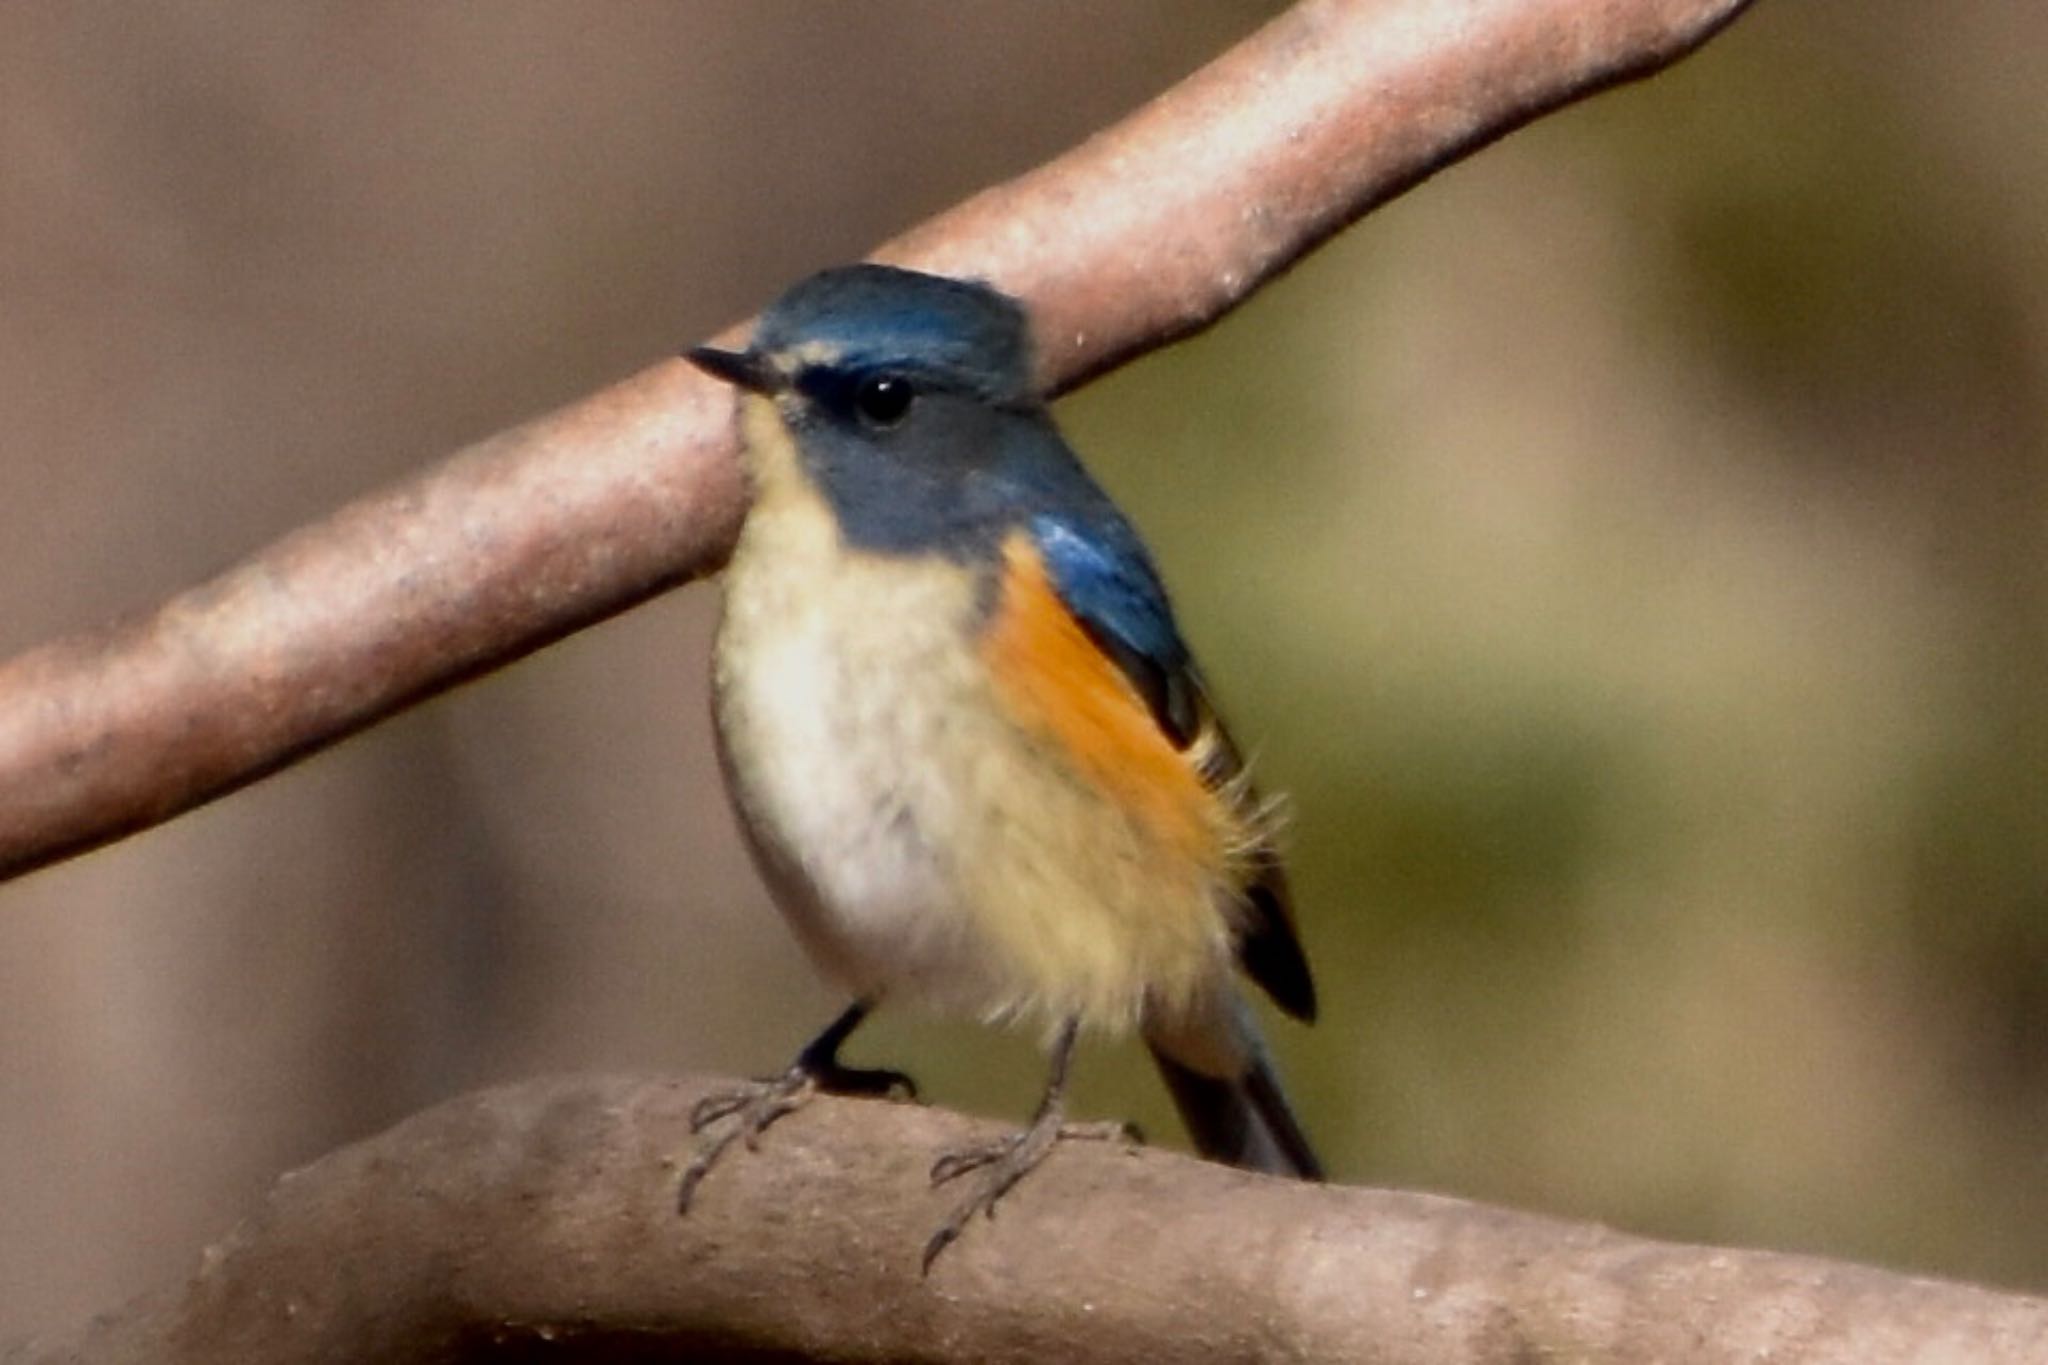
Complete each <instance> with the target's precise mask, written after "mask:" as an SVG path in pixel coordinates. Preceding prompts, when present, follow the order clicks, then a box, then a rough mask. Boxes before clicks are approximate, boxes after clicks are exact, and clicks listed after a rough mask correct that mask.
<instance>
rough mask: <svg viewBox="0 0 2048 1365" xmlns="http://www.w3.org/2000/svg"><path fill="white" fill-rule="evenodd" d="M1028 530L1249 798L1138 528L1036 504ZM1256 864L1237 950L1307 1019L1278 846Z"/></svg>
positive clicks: (1308, 992) (1113, 652) (1206, 754)
mask: <svg viewBox="0 0 2048 1365" xmlns="http://www.w3.org/2000/svg"><path fill="white" fill-rule="evenodd" d="M1031 537H1032V540H1033V541H1034V543H1036V545H1037V547H1038V552H1039V554H1040V555H1041V556H1042V557H1043V558H1044V560H1045V565H1046V569H1047V571H1048V572H1049V573H1050V575H1051V577H1052V584H1053V588H1054V590H1055V591H1056V592H1058V593H1059V595H1060V600H1061V601H1062V602H1064V603H1065V604H1066V607H1067V610H1068V611H1071V612H1072V613H1073V614H1074V619H1075V620H1077V621H1079V622H1080V623H1081V627H1082V629H1084V630H1086V631H1087V632H1088V635H1089V637H1090V638H1091V639H1093V640H1094V641H1095V643H1096V644H1097V645H1098V646H1099V647H1100V648H1101V649H1102V651H1103V652H1104V653H1105V654H1107V655H1109V657H1110V658H1112V659H1114V660H1115V661H1116V663H1117V666H1118V667H1119V668H1120V669H1121V670H1122V671H1123V674H1124V676H1125V677H1127V678H1129V679H1130V680H1131V684H1132V685H1133V686H1134V687H1135V688H1136V689H1137V691H1138V694H1139V695H1140V696H1141V697H1143V698H1144V699H1145V704H1146V705H1147V706H1148V707H1150V708H1151V711H1152V716H1153V719H1154V720H1155V721H1157V722H1158V725H1159V728H1160V729H1161V730H1162V731H1163V732H1164V733H1165V734H1166V735H1167V737H1168V738H1169V739H1171V740H1172V741H1173V743H1174V746H1175V747H1176V748H1178V749H1181V750H1183V751H1185V752H1187V753H1188V755H1189V757H1190V759H1191V761H1193V762H1195V763H1196V764H1197V766H1198V769H1199V771H1200V772H1201V775H1202V778H1203V780H1204V781H1205V782H1207V783H1208V784H1209V785H1210V787H1212V788H1214V789H1216V790H1218V791H1223V792H1227V793H1228V794H1229V797H1230V799H1232V800H1237V801H1244V802H1248V803H1255V802H1256V798H1255V797H1254V796H1253V795H1252V793H1251V790H1250V788H1249V786H1248V785H1246V784H1245V783H1242V782H1240V781H1238V780H1237V779H1238V777H1239V775H1240V774H1241V773H1242V772H1243V769H1244V761H1243V760H1242V759H1241V758H1240V757H1239V755H1238V751H1237V746H1236V745H1235V744H1233V743H1232V742H1231V739H1230V735H1229V732H1228V731H1226V730H1225V729H1224V728H1223V723H1222V721H1221V719H1220V718H1218V717H1217V715H1216V714H1215V712H1214V711H1213V710H1212V709H1211V708H1210V706H1209V702H1208V698H1207V696H1206V695H1205V693H1204V692H1203V689H1202V682H1201V678H1200V676H1199V675H1198V674H1197V673H1196V671H1195V667H1194V660H1193V659H1192V658H1191V657H1190V655H1189V654H1188V647H1187V644H1186V642H1185V641H1183V640H1182V639H1181V637H1180V631H1179V630H1178V629H1177V628H1176V627H1175V626H1174V623H1173V609H1172V607H1171V606H1170V605H1168V603H1167V599H1166V589H1165V588H1164V587H1163V586H1162V585H1161V584H1160V582H1159V575H1158V573H1157V572H1156V571H1155V570H1154V569H1153V567H1152V561H1151V558H1150V556H1148V555H1147V554H1146V553H1145V547H1144V546H1143V545H1142V544H1140V543H1139V541H1138V537H1137V533H1136V532H1134V531H1133V530H1131V528H1130V526H1129V524H1128V523H1126V522H1125V521H1124V520H1123V518H1122V517H1120V516H1118V515H1117V514H1116V512H1115V511H1114V510H1113V509H1107V508H1105V509H1103V511H1102V514H1100V515H1098V516H1093V517H1090V518H1089V519H1088V521H1087V522H1086V524H1085V525H1084V524H1083V523H1081V522H1080V521H1078V520H1077V519H1075V518H1072V517H1069V516H1059V515H1051V514H1041V515H1039V516H1036V517H1034V518H1032V520H1031ZM1253 853H1254V857H1255V859H1256V863H1255V866H1256V870H1255V872H1254V873H1253V875H1252V876H1251V877H1250V879H1249V882H1248V884H1247V885H1246V886H1245V887H1244V888H1243V896H1244V901H1245V904H1246V906H1247V907H1248V908H1249V909H1250V911H1251V915H1250V916H1249V918H1248V920H1247V922H1246V924H1245V928H1244V936H1243V938H1242V939H1241V940H1240V941H1239V943H1238V958H1239V960H1240V961H1241V962H1242V963H1243V964H1244V969H1245V971H1246V973H1247V974H1248V975H1249V976H1250V977H1251V978H1252V980H1254V981H1256V982H1258V983H1259V984H1260V985H1261V986H1264V987H1265V988H1266V990H1267V991H1268V992H1269V993H1271V995H1272V996H1273V999H1274V1001H1275V1002H1276V1003H1278V1004H1279V1006H1280V1007H1281V1008H1282V1009H1284V1010H1286V1011H1287V1012H1288V1013H1290V1014H1292V1015H1295V1016H1296V1017H1297V1018H1302V1019H1313V1018H1314V1017H1315V1011H1316V997H1315V986H1314V983H1313V981H1312V979H1311V977H1310V976H1309V969H1308V960H1307V958H1306V957H1305V956H1304V955H1303V954H1302V951H1301V942H1300V940H1299V939H1298V938H1297V937H1296V936H1295V932H1294V917H1293V913H1292V910H1291V907H1290V904H1289V900H1290V897H1289V894H1288V889H1287V876H1286V873H1285V871H1284V870H1283V869H1282V868H1281V865H1280V858H1279V855H1278V853H1277V852H1276V851H1275V850H1273V849H1271V848H1265V847H1262V848H1259V849H1256V850H1254V851H1253Z"/></svg>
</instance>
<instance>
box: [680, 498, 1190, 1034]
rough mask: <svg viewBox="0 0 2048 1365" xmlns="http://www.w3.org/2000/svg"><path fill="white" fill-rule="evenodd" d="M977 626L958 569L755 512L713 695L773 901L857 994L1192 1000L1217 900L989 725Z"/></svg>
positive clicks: (987, 1000) (1024, 1000)
mask: <svg viewBox="0 0 2048 1365" xmlns="http://www.w3.org/2000/svg"><path fill="white" fill-rule="evenodd" d="M976 615H977V604H976V601H975V587H974V583H973V581H972V579H971V576H970V575H968V574H967V573H966V572H965V571H963V570H962V569H960V568H959V566H957V565H949V564H944V563H939V562H932V563H926V562H923V561H909V560H903V559H892V558H887V557H882V556H875V555H869V554H866V553H863V552H859V551H852V550H847V549H845V548H844V547H843V546H841V545H840V543H839V540H838V537H837V533H836V530H835V529H834V527H833V525H832V523H831V521H830V519H829V518H828V517H827V516H826V515H825V512H824V508H823V506H822V504H820V503H818V502H816V500H815V495H810V496H800V495H795V494H789V493H785V494H784V495H783V496H776V497H770V498H764V499H763V502H762V504H761V505H759V506H757V508H756V512H755V515H754V518H753V520H751V521H750V523H749V525H748V528H747V532H746V534H745V535H744V536H743V537H742V541H741V545H740V548H739V550H738V552H737V553H736V555H735V558H734V561H733V565H732V568H731V569H730V570H729V575H728V580H727V586H726V610H725V616H724V620H723V623H722V624H721V627H720V631H719V641H718V652H717V669H716V691H715V697H716V702H715V705H716V716H717V721H718V727H719V736H720V742H721V745H722V746H723V750H724V753H725V756H726V763H727V768H728V775H729V778H730V780H731V782H732V784H733V788H734V797H735V800H736V803H737V805H738V808H739V810H740V813H741V816H742V818H743V820H745V821H746V823H747V824H748V826H749V829H750V832H751V836H752V838H753V840H754V842H755V845H756V848H757V851H758V852H759V854H760V856H761V860H762V863H763V867H764V871H765V872H766V873H767V875H768V877H769V879H770V881H771V883H772V884H773V886H774V888H775V891H776V899H777V901H778V902H779V903H780V904H781V906H782V908H783V910H784V911H785V913H786V914H787V915H788V916H789V918H790V920H791V923H792V925H793V927H794V928H795V930H796V932H797V934H798V936H799V938H801V939H802V940H803V942H804V943H805V945H806V947H807V948H808V949H809V950H810V952H811V954H812V956H813V957H814V958H815V959H816V960H817V962H818V964H819V965H820V967H821V968H822V969H823V970H824V971H825V972H826V973H827V974H828V975H830V976H832V977H834V978H836V979H837V980H839V981H840V982H841V983H843V984H844V985H845V986H846V987H847V989H849V990H850V991H852V992H853V993H854V994H856V995H859V996H862V997H866V998H873V999H879V998H883V997H890V998H904V997H909V998H913V999H916V1000H919V1001H922V1002H924V1003H927V1004H930V1005H933V1006H937V1007H939V1008H943V1009H950V1010H958V1011H964V1012H970V1013H973V1014H977V1015H982V1016H989V1017H996V1016H1008V1015H1018V1014H1023V1015H1029V1016H1034V1017H1038V1018H1043V1019H1048V1020H1050V1019H1058V1018H1065V1017H1068V1016H1078V1017H1080V1018H1082V1019H1083V1020H1084V1021H1085V1022H1088V1023H1090V1024H1092V1025H1096V1026H1099V1027H1107V1028H1122V1027H1128V1026H1130V1025H1132V1024H1135V1023H1137V1022H1138V1021H1139V1020H1140V1019H1141V1018H1143V1017H1145V1016H1147V1015H1148V1014H1149V1013H1154V1012H1157V1011H1159V1010H1161V1009H1162V1008H1163V1009H1166V1010H1168V1011H1169V1012H1174V1013H1178V1012H1181V1011H1182V1010H1185V1009H1187V1008H1190V1007H1193V1006H1195V1005H1196V1004H1197V1003H1198V1002H1199V999H1205V998H1206V997H1208V996H1209V995H1211V994H1213V993H1214V992H1215V991H1216V989H1217V988H1218V987H1219V986H1221V985H1222V983H1224V982H1226V981H1227V980H1228V977H1229V966H1228V964H1229V960H1230V953H1229V942H1228V925H1227V923H1226V920H1225V918H1224V915H1223V913H1222V911H1221V910H1220V909H1219V897H1218V888H1217V887H1215V886H1214V885H1213V884H1211V883H1210V881H1209V880H1208V879H1207V878H1206V877H1204V876H1202V875H1200V874H1199V872H1198V870H1197V869H1192V868H1180V867H1176V866H1175V865H1173V864H1172V863H1171V862H1170V861H1167V860H1163V859H1162V858H1161V857H1160V856H1159V851H1158V850H1157V849H1156V848H1154V847H1152V846H1150V845H1149V844H1148V843H1147V842H1146V839H1145V837H1144V833H1143V831H1142V830H1141V829H1139V828H1138V827H1137V826H1136V825H1134V824H1133V822H1132V821H1131V820H1130V819H1128V818H1127V817H1125V816H1124V815H1123V814H1122V813H1121V812H1119V811H1117V810H1115V809H1113V808H1111V807H1110V806H1109V805H1108V804H1107V803H1106V802H1105V801H1104V800H1103V798H1102V797H1101V796H1100V795H1099V794H1098V793H1096V792H1095V791H1093V790H1091V789H1089V788H1088V787H1086V786H1085V785H1084V784H1082V783H1081V782H1080V781H1079V780H1078V779H1077V778H1075V777H1074V776H1073V774H1072V773H1071V772H1069V771H1068V770H1067V769H1066V768H1065V767H1064V766H1063V765H1062V764H1060V763H1059V762H1058V761H1057V759H1056V758H1055V757H1054V756H1052V755H1051V754H1050V753H1049V752H1048V751H1047V750H1046V748H1045V747H1044V745H1043V742H1042V741H1041V740H1040V739H1038V738H1035V737H1033V736H1031V735H1029V734H1026V733H1025V732H1023V731H1021V730H1020V729H1018V728H1017V727H1016V726H1015V725H1014V724H1012V723H1010V722H1009V721H1008V720H1007V719H1005V717H1004V716H1003V714H1002V712H1001V710H1000V709H999V707H998V706H997V705H996V703H995V699H994V698H993V697H992V695H991V694H990V690H989V685H988V682H987V679H986V677H985V675H984V674H983V672H982V666H981V662H980V660H979V659H978V658H977V657H976V656H975V655H974V653H973V649H974V646H973V643H972V641H973V638H974V630H973V623H974V620H975V618H976ZM1198 998H1199V999H1198Z"/></svg>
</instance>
